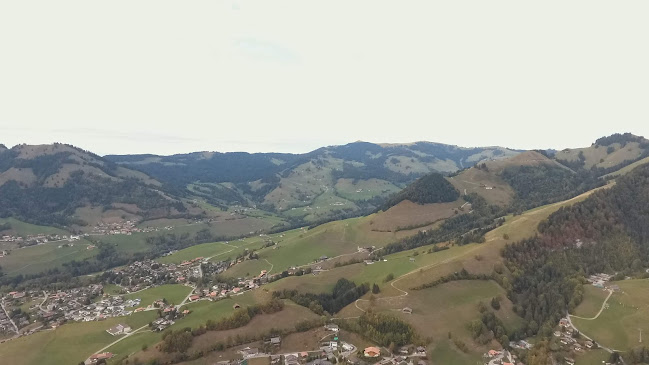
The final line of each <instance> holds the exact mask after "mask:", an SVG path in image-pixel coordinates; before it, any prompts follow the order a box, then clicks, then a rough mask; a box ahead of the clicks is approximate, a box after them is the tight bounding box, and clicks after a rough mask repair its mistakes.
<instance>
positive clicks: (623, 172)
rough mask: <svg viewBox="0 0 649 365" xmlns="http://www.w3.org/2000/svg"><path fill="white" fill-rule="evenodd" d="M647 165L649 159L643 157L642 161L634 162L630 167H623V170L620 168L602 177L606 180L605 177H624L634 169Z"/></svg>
mask: <svg viewBox="0 0 649 365" xmlns="http://www.w3.org/2000/svg"><path fill="white" fill-rule="evenodd" d="M647 163H649V157H645V158H643V159H642V160H638V161H636V162H634V163H632V164H630V165H627V166H624V167H623V168H621V169H619V170H617V171H614V172H611V173H610V174H607V175H604V176H603V177H604V178H607V177H614V176H622V175H626V174H628V173H629V172H631V171H633V169H635V168H636V167H638V166H640V165H644V164H647Z"/></svg>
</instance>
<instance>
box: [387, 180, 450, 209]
mask: <svg viewBox="0 0 649 365" xmlns="http://www.w3.org/2000/svg"><path fill="white" fill-rule="evenodd" d="M459 197H460V193H459V192H458V191H457V190H456V189H455V188H454V187H453V185H452V184H451V183H449V182H448V181H446V179H445V178H444V176H442V175H441V174H437V173H432V174H428V175H425V176H422V177H420V178H419V179H417V180H416V181H415V182H414V183H412V184H410V185H408V187H406V188H405V189H403V190H401V191H400V192H399V193H398V194H396V195H395V196H393V197H392V198H390V199H389V200H388V202H387V203H386V204H385V206H384V207H383V210H387V209H388V208H390V207H393V206H395V205H397V204H399V203H400V202H402V201H404V200H409V201H411V202H413V203H418V204H431V203H445V202H452V201H455V200H457V199H458V198H459Z"/></svg>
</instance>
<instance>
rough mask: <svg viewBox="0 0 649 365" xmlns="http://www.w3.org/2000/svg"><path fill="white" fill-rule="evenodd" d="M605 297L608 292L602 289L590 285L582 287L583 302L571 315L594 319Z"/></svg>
mask: <svg viewBox="0 0 649 365" xmlns="http://www.w3.org/2000/svg"><path fill="white" fill-rule="evenodd" d="M607 296H608V292H607V291H604V290H603V289H600V288H596V287H594V286H592V285H584V300H583V301H582V302H581V304H579V306H578V307H577V308H575V311H574V313H571V314H574V315H576V316H580V317H584V318H591V317H594V316H595V315H597V313H598V312H599V310H600V308H601V307H602V303H604V300H605V299H606V297H607Z"/></svg>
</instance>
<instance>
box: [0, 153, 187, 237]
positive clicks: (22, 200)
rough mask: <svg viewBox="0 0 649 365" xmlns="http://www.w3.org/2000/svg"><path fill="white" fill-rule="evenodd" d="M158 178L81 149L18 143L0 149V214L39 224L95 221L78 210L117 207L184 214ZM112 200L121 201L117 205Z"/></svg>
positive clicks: (126, 210) (134, 211)
mask: <svg viewBox="0 0 649 365" xmlns="http://www.w3.org/2000/svg"><path fill="white" fill-rule="evenodd" d="M161 185H162V184H161V183H160V182H158V181H157V180H154V179H152V178H150V177H149V176H147V175H146V174H143V173H141V172H139V171H134V170H130V169H127V168H124V167H122V166H119V165H117V164H115V163H113V162H110V161H107V160H105V159H104V158H102V157H100V156H97V155H95V154H93V153H90V152H88V151H84V150H81V149H79V148H76V147H73V146H70V145H64V144H53V145H38V146H29V145H18V146H15V147H13V148H11V149H0V217H15V218H18V219H21V220H24V221H27V222H32V223H38V224H43V225H70V224H77V225H85V224H94V223H95V222H89V221H87V220H84V219H87V218H86V217H84V218H83V219H82V218H80V217H79V215H78V214H77V213H78V212H79V211H78V209H81V208H84V207H87V208H91V207H98V208H100V210H103V211H106V210H110V209H115V211H116V212H117V213H119V211H120V210H123V211H121V213H119V214H127V213H128V214H131V215H132V216H138V217H155V216H170V215H183V214H185V212H186V210H187V208H186V206H185V205H184V204H183V203H182V202H180V201H179V200H177V199H175V198H172V197H170V196H169V195H167V194H165V193H164V192H163V188H162V187H161ZM116 205H120V206H119V207H117V206H116Z"/></svg>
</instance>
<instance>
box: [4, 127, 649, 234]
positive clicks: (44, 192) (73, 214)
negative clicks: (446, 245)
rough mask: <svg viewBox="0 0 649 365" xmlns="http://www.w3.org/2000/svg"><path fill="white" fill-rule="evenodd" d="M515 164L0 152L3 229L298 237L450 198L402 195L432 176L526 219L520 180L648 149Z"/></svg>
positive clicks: (375, 152)
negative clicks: (106, 222)
mask: <svg viewBox="0 0 649 365" xmlns="http://www.w3.org/2000/svg"><path fill="white" fill-rule="evenodd" d="M521 152H523V151H518V150H512V149H508V148H503V147H478V148H464V147H458V146H452V145H445V144H440V143H430V142H416V143H410V144H374V143H367V142H354V143H350V144H347V145H343V146H329V147H323V148H320V149H317V150H315V151H312V152H309V153H304V154H286V153H255V154H250V153H243V152H236V153H219V152H195V153H189V154H180V155H172V156H157V155H109V156H105V157H101V156H98V155H95V154H93V153H91V152H88V151H84V150H82V149H79V148H76V147H74V146H70V145H65V144H53V145H39V146H30V145H18V146H15V147H13V148H10V149H8V148H6V147H5V146H3V145H0V217H16V218H19V219H22V220H25V221H29V222H36V223H41V224H47V225H52V224H55V225H75V226H78V227H83V226H84V225H88V224H94V223H96V222H97V221H100V220H103V219H106V217H109V216H121V217H128V218H133V219H135V220H138V221H146V220H151V219H157V218H173V217H183V218H188V217H205V216H206V215H207V216H209V215H211V214H217V213H213V212H212V210H210V209H206V206H205V205H204V204H206V203H207V204H208V205H210V206H213V207H218V208H219V209H220V211H223V212H232V211H237V214H239V213H241V212H242V211H245V210H246V209H251V208H255V209H256V210H261V211H263V212H265V213H264V214H270V215H272V216H275V217H276V220H277V222H279V223H277V224H279V225H282V224H284V225H293V226H295V225H299V224H314V223H318V222H323V221H327V220H332V219H339V218H346V217H350V216H355V215H361V214H365V213H369V212H372V211H375V210H376V209H377V208H380V207H384V205H385V203H386V202H387V201H388V198H389V197H391V196H394V197H395V198H393V199H392V200H391V203H390V204H391V205H395V204H398V202H399V201H400V200H399V199H401V200H405V199H408V198H407V197H408V196H410V197H411V198H410V199H409V200H413V199H414V200H417V199H416V198H412V197H416V196H420V197H427V198H426V199H435V198H434V197H437V196H443V197H444V199H442V200H443V201H450V200H455V199H456V198H457V196H456V193H454V192H452V190H448V189H446V190H443V189H442V190H436V189H437V188H433V189H432V190H429V191H425V192H423V193H422V194H420V192H418V191H417V189H418V188H417V187H416V186H415V187H414V188H410V189H409V190H406V191H404V193H402V194H399V195H397V193H398V192H400V191H401V190H402V189H403V188H405V187H407V186H408V185H409V184H410V183H412V182H413V181H415V180H416V179H418V178H420V177H422V176H426V175H428V174H442V175H446V176H447V178H446V181H448V182H450V183H451V184H452V186H453V187H454V188H455V189H456V190H457V192H458V193H461V194H466V193H471V192H476V193H478V194H479V195H484V197H485V199H487V201H488V202H489V203H492V204H497V205H501V206H506V205H509V204H513V203H516V204H519V205H520V206H521V207H525V206H526V205H525V203H524V200H525V201H530V199H535V200H537V202H542V201H546V200H547V199H546V198H547V196H545V197H544V196H542V195H543V194H542V193H539V191H538V190H535V191H534V194H536V195H533V196H526V197H525V198H524V199H523V195H526V194H527V193H526V192H525V188H524V187H525V186H527V185H529V184H530V183H531V182H530V181H523V176H525V177H527V178H532V179H539V176H541V175H543V176H545V177H547V178H548V179H549V180H551V179H550V177H552V176H555V174H560V175H561V176H564V175H565V176H568V177H569V176H570V175H571V174H574V173H580V172H586V171H588V172H589V174H590V176H603V175H605V174H609V173H612V172H615V171H616V170H618V169H620V168H622V167H624V166H627V165H630V164H631V163H638V161H640V160H642V159H643V158H647V157H648V156H649V141H648V140H646V139H644V138H643V137H637V136H634V135H631V134H624V135H622V134H616V135H613V136H609V137H604V138H601V139H599V140H597V141H596V142H595V143H594V144H593V145H591V146H589V147H586V148H580V149H566V150H563V151H556V152H554V151H549V152H548V151H539V152H529V151H528V152H525V153H521ZM525 166H527V167H525ZM539 166H543V168H542V169H541V170H542V171H541V170H539V169H540V168H539ZM526 169H527V170H526ZM539 171H541V172H539ZM555 177H556V176H555ZM572 180H574V181H573V182H572V183H570V184H573V185H569V186H567V187H566V186H565V185H564V186H563V187H564V188H566V189H574V188H577V187H578V186H579V184H580V183H582V182H583V180H579V181H577V180H576V179H572ZM426 181H441V180H439V179H435V178H429V179H428V180H426ZM423 185H426V184H423V183H420V184H419V186H423ZM549 186H552V185H549ZM446 188H448V186H446ZM489 188H496V189H489ZM440 189H441V188H440ZM440 194H441V195H440ZM539 194H540V195H539ZM527 195H529V194H527ZM395 199H396V200H395ZM526 199H527V200H526ZM426 202H428V201H426ZM219 209H216V211H219Z"/></svg>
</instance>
